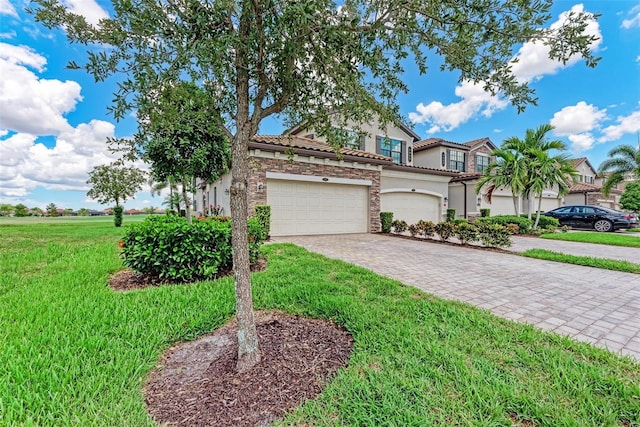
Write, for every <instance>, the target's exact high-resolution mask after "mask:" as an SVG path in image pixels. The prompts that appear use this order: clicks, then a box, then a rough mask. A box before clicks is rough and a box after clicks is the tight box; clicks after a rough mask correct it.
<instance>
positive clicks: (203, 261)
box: [122, 215, 263, 282]
mask: <svg viewBox="0 0 640 427" xmlns="http://www.w3.org/2000/svg"><path fill="white" fill-rule="evenodd" d="M248 227H249V256H250V260H251V262H255V261H256V260H257V258H258V256H259V254H260V245H261V244H262V241H263V234H262V225H261V224H260V223H259V222H258V221H256V220H255V219H250V220H249V221H248ZM122 241H123V250H122V257H123V260H124V265H126V266H127V267H130V268H131V269H133V270H135V271H136V272H138V273H142V274H146V275H150V276H153V277H157V278H160V279H162V280H169V281H176V282H189V281H195V280H206V279H212V278H214V277H216V275H218V274H219V273H221V272H222V271H224V270H228V269H230V268H231V266H232V248H231V223H230V222H228V221H222V222H221V221H215V220H214V221H194V222H193V223H192V224H189V223H188V222H187V220H186V219H185V218H182V217H178V216H175V215H170V216H152V217H149V218H147V219H145V220H144V221H143V222H141V223H138V224H134V225H133V226H132V227H131V228H130V229H129V231H128V232H127V233H126V234H125V236H124V237H123V239H122Z"/></svg>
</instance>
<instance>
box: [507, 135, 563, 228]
mask: <svg viewBox="0 0 640 427" xmlns="http://www.w3.org/2000/svg"><path fill="white" fill-rule="evenodd" d="M553 129H554V127H553V126H551V125H550V124H548V123H547V124H543V125H540V126H538V128H537V129H535V130H534V129H527V131H526V133H525V137H524V139H520V138H518V137H516V136H512V137H510V138H507V139H506V140H505V141H504V142H503V143H502V148H503V149H507V150H513V151H515V152H518V153H520V154H522V155H523V156H524V157H525V163H526V164H527V165H526V169H527V172H526V174H525V178H524V185H523V186H524V188H523V191H522V197H523V198H526V199H530V198H531V195H532V185H531V182H532V181H534V180H537V181H539V177H538V176H537V174H536V172H535V168H534V167H533V165H531V164H530V163H533V162H536V161H537V160H538V159H539V158H540V157H539V155H540V153H547V155H548V153H549V152H550V151H551V150H559V151H564V150H566V149H567V146H566V145H565V143H564V142H562V141H560V140H558V139H554V140H549V139H547V134H548V133H549V132H551V131H552V130H553ZM574 175H575V174H574ZM547 188H548V187H547ZM540 191H542V190H540ZM534 195H535V193H534ZM528 211H529V219H531V209H528Z"/></svg>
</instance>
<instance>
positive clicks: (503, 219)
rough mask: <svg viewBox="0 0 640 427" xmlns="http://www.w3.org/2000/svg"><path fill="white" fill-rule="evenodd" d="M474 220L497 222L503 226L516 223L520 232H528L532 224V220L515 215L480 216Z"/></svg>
mask: <svg viewBox="0 0 640 427" xmlns="http://www.w3.org/2000/svg"><path fill="white" fill-rule="evenodd" d="M475 222H476V223H478V224H497V225H502V226H503V227H507V226H508V225H509V224H516V225H517V226H518V231H519V233H520V234H525V233H528V232H529V230H531V226H532V225H533V221H531V220H529V218H526V217H525V218H522V217H519V216H515V215H497V216H490V217H481V218H477V219H476V220H475Z"/></svg>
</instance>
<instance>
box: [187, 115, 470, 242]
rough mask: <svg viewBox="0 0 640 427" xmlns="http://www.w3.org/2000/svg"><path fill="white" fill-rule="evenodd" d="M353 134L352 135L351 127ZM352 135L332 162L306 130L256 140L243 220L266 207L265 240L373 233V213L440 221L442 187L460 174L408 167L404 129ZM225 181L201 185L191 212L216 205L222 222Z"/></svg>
mask: <svg viewBox="0 0 640 427" xmlns="http://www.w3.org/2000/svg"><path fill="white" fill-rule="evenodd" d="M354 128H355V127H354ZM343 130H344V131H347V132H353V135H354V138H353V142H352V143H351V144H347V145H348V146H347V147H345V148H343V149H341V150H340V154H339V155H338V154H336V153H335V151H334V150H333V148H331V147H330V146H329V145H328V144H327V143H326V142H325V141H323V140H322V139H321V138H320V137H319V136H318V135H316V134H315V133H314V132H313V130H312V129H305V128H304V127H302V126H298V127H296V128H293V129H291V130H289V131H288V132H287V134H285V135H279V136H260V135H258V136H255V137H254V138H253V139H252V141H251V142H250V143H249V158H250V169H251V170H250V177H249V200H248V202H249V214H250V215H251V214H253V211H254V207H255V206H256V205H258V204H268V205H270V206H271V234H272V235H274V236H279V235H296V234H338V233H362V232H378V231H380V212H381V211H390V212H393V213H394V218H396V219H403V220H405V221H407V222H408V223H415V222H417V221H418V220H420V219H424V220H431V221H434V222H439V221H441V220H442V219H443V218H444V211H445V210H446V200H447V197H448V185H449V184H448V183H449V180H450V179H451V177H453V176H457V175H458V174H459V172H457V171H449V170H443V169H440V168H429V167H420V166H417V165H415V164H414V162H413V146H414V143H415V142H416V141H417V140H418V139H419V137H418V135H416V134H415V133H414V132H413V131H412V130H411V129H409V128H408V127H405V126H400V127H396V126H387V127H386V128H385V129H380V128H378V127H376V126H375V125H368V126H364V127H361V128H360V129H359V131H360V132H355V131H354V130H353V129H343ZM230 185H231V177H230V175H229V174H227V175H225V176H223V177H222V178H221V179H220V180H218V181H216V182H214V183H210V184H201V185H200V186H199V191H198V194H197V196H196V211H198V212H199V213H202V212H205V211H206V208H207V207H208V205H219V206H220V207H221V208H222V210H223V214H225V215H228V214H229V212H230V208H229V191H228V190H229V188H230Z"/></svg>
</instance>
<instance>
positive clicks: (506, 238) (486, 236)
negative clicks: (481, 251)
mask: <svg viewBox="0 0 640 427" xmlns="http://www.w3.org/2000/svg"><path fill="white" fill-rule="evenodd" d="M477 227H478V238H479V239H480V241H481V242H482V245H483V246H488V247H492V248H504V247H508V246H511V234H510V233H509V230H508V229H507V227H505V226H503V225H500V224H491V223H485V222H481V223H479V224H477Z"/></svg>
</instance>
